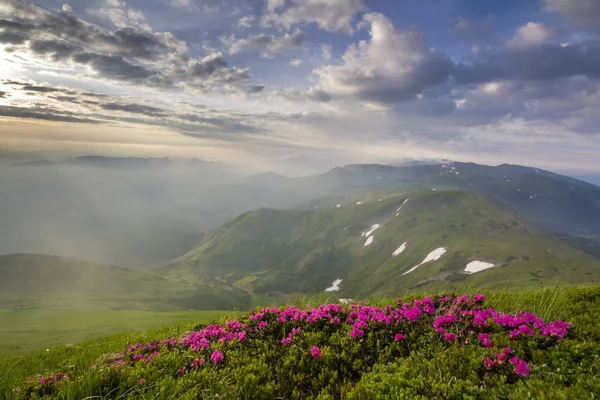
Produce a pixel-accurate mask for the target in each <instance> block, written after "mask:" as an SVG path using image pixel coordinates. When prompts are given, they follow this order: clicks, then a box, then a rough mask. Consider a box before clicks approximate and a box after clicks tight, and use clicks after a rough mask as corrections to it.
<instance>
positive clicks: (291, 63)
mask: <svg viewBox="0 0 600 400" xmlns="http://www.w3.org/2000/svg"><path fill="white" fill-rule="evenodd" d="M288 64H289V65H291V66H292V67H297V66H299V65H301V64H302V60H300V59H297V58H295V59H293V60H290V62H289V63H288Z"/></svg>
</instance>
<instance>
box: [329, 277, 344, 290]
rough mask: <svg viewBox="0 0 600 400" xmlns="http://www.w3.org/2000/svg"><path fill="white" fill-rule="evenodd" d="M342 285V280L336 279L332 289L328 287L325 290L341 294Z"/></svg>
mask: <svg viewBox="0 0 600 400" xmlns="http://www.w3.org/2000/svg"><path fill="white" fill-rule="evenodd" d="M340 283H342V280H341V279H336V280H335V281H333V283H332V284H331V286H330V287H328V288H327V289H325V291H326V292H339V290H340Z"/></svg>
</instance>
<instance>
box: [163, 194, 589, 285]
mask: <svg viewBox="0 0 600 400" xmlns="http://www.w3.org/2000/svg"><path fill="white" fill-rule="evenodd" d="M407 198H410V200H409V201H408V202H407V203H406V204H405V205H403V206H402V212H401V214H400V215H396V214H397V209H398V207H399V206H400V205H402V204H403V203H404V200H405V199H407ZM373 224H382V225H383V226H382V227H381V228H379V229H378V230H376V231H375V232H374V233H373V236H374V241H373V243H372V244H371V245H369V246H368V247H365V246H364V244H365V240H366V238H365V237H363V236H361V233H362V232H365V231H367V230H369V227H370V226H371V225H373ZM404 242H407V243H408V244H407V248H406V250H405V251H404V252H403V253H402V254H400V255H399V256H397V257H392V253H393V252H394V251H395V250H396V249H397V248H398V247H399V246H400V245H401V244H402V243H404ZM438 247H445V248H446V249H447V253H446V254H444V255H443V257H442V258H441V259H440V260H439V261H436V262H431V263H428V264H425V265H423V266H421V267H419V268H418V269H417V270H415V271H414V272H411V273H410V274H409V275H403V273H404V272H406V271H408V270H409V269H410V268H411V267H413V266H415V265H417V264H419V263H420V262H421V261H422V260H423V259H424V258H425V257H426V256H427V254H429V252H431V251H432V250H434V249H436V248H438ZM474 260H481V261H486V262H491V263H493V264H495V265H496V266H497V268H492V269H489V270H486V271H483V272H479V273H476V274H473V275H466V274H465V273H464V269H465V266H466V265H467V264H468V263H469V262H470V261H474ZM163 271H164V272H165V273H166V274H167V275H168V276H170V277H171V278H172V279H176V277H185V280H187V281H189V280H190V279H193V277H194V276H196V278H197V279H212V280H214V281H215V282H221V283H222V282H227V283H230V284H233V285H235V286H238V287H243V288H244V289H246V290H247V291H250V292H252V293H254V294H261V295H271V294H272V295H273V296H274V297H277V296H280V295H282V294H285V295H287V294H289V293H294V292H296V293H298V292H299V293H310V292H312V293H316V292H320V291H323V290H324V289H325V288H326V287H327V286H328V285H329V284H330V283H331V282H332V281H333V280H334V279H337V278H341V279H343V283H342V285H341V292H339V293H338V295H339V297H353V296H357V295H361V296H363V297H364V296H368V295H370V294H391V293H397V292H398V291H405V290H408V289H411V288H425V289H426V288H429V289H431V290H440V289H442V288H446V287H453V288H460V287H465V286H469V285H471V286H473V285H474V286H512V287H515V286H520V287H527V286H531V285H540V284H553V285H556V284H559V283H563V282H569V283H587V282H598V281H600V260H598V259H597V258H595V257H592V256H591V255H589V254H586V253H584V252H582V251H579V250H577V249H576V248H574V247H572V246H570V245H568V244H566V243H564V242H563V241H561V240H559V239H558V238H556V237H555V236H554V235H552V234H550V233H549V232H547V231H545V230H543V229H541V228H539V227H537V226H535V225H533V224H531V223H529V222H527V221H525V220H524V219H523V218H521V217H519V216H518V215H516V214H515V213H513V212H511V211H509V210H508V209H506V208H504V207H502V206H500V205H498V204H496V203H494V202H492V201H490V200H488V199H486V198H485V197H482V196H479V195H476V194H473V193H468V192H454V191H437V192H433V191H428V192H420V193H411V194H406V195H400V196H390V197H383V198H382V201H377V200H375V201H373V202H365V203H364V204H362V205H349V206H345V207H341V208H339V209H336V208H334V209H317V210H310V211H283V210H272V209H260V210H256V211H253V212H249V213H246V214H243V215H241V216H239V217H238V218H236V219H235V220H233V221H231V222H229V223H228V224H226V225H224V226H223V227H222V228H221V229H219V230H217V231H216V232H213V233H212V234H209V235H207V236H206V238H205V241H204V242H202V243H201V244H200V245H199V246H197V247H196V248H195V249H194V250H193V251H191V252H190V253H188V254H186V255H184V256H182V257H180V258H179V259H178V260H175V261H174V262H173V263H171V264H170V265H169V266H168V267H166V268H165V269H164V270H163Z"/></svg>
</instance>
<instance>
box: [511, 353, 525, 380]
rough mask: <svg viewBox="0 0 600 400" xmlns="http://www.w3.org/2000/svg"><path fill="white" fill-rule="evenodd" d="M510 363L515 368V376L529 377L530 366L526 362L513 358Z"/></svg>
mask: <svg viewBox="0 0 600 400" xmlns="http://www.w3.org/2000/svg"><path fill="white" fill-rule="evenodd" d="M509 361H510V362H511V363H512V364H514V366H515V374H517V375H520V376H527V375H529V372H530V370H529V364H527V363H526V362H525V361H523V360H521V359H520V358H518V357H513V358H511V359H510V360H509Z"/></svg>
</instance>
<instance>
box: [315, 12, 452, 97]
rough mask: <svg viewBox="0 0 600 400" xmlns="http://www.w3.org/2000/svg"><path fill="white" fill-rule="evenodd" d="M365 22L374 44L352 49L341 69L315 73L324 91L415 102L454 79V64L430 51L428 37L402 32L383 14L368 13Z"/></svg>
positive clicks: (365, 44) (347, 52)
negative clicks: (420, 94)
mask: <svg viewBox="0 0 600 400" xmlns="http://www.w3.org/2000/svg"><path fill="white" fill-rule="evenodd" d="M363 23H365V24H368V25H370V36H371V38H370V40H368V41H360V42H359V43H357V44H353V45H351V46H350V47H348V49H347V50H346V52H345V54H344V55H343V63H342V64H341V65H329V66H325V67H321V68H319V69H317V70H315V73H316V75H317V76H318V87H319V88H320V89H322V90H324V91H326V92H327V93H329V94H331V95H333V96H337V97H350V98H357V99H363V100H371V101H375V102H384V103H385V102H394V101H401V100H407V99H410V98H412V97H414V96H415V95H416V94H418V93H419V92H421V91H422V90H424V89H425V88H427V87H430V86H435V85H437V84H439V83H441V82H442V81H443V80H444V79H446V78H447V77H448V76H449V74H450V72H451V70H452V68H453V66H454V64H453V63H452V61H450V60H449V59H448V58H447V57H446V56H444V55H442V54H439V53H436V52H434V51H432V50H431V49H430V48H429V46H428V45H427V43H426V41H425V37H424V34H423V32H421V31H419V30H416V29H407V30H403V31H399V32H397V31H396V29H395V28H394V26H393V24H392V23H391V21H390V20H389V19H387V18H386V17H385V16H384V15H382V14H379V13H370V14H366V15H365V16H364V17H363Z"/></svg>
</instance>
